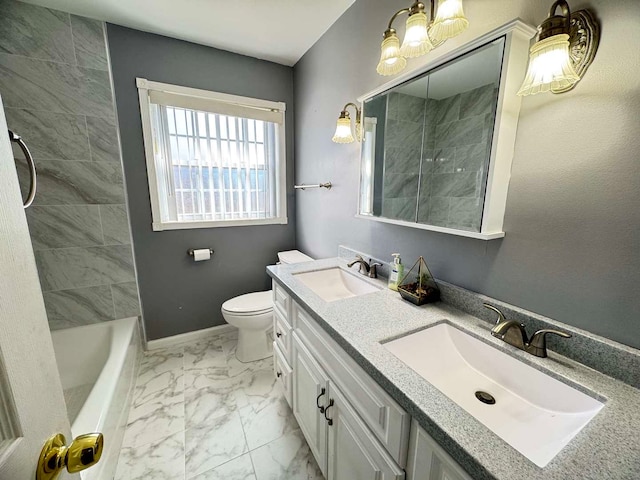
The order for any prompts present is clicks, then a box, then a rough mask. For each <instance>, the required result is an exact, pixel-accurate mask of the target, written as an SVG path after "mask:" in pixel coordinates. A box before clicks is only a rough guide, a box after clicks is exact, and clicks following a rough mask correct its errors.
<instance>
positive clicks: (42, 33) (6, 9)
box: [0, 0, 75, 63]
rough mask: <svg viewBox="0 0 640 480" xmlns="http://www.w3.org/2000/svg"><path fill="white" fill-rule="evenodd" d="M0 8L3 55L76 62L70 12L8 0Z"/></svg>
mask: <svg viewBox="0 0 640 480" xmlns="http://www.w3.org/2000/svg"><path fill="white" fill-rule="evenodd" d="M0 6H1V7H2V22H0V52H1V53H10V54H14V55H22V56H27V57H32V58H39V59H42V60H51V61H54V62H65V63H74V62H75V57H74V54H73V42H72V40H71V31H70V29H69V14H68V13H64V12H59V11H57V10H51V9H48V8H43V7H38V6H35V5H30V4H28V3H22V2H16V1H9V0H4V1H2V2H0Z"/></svg>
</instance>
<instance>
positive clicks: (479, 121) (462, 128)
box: [435, 115, 484, 147]
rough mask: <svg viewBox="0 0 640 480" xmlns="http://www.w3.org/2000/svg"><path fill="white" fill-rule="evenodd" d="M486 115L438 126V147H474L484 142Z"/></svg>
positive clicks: (436, 137) (436, 135)
mask: <svg viewBox="0 0 640 480" xmlns="http://www.w3.org/2000/svg"><path fill="white" fill-rule="evenodd" d="M483 129H484V115H476V116H475V117H469V118H465V119H464V120H457V121H453V122H449V123H445V124H439V125H438V126H436V134H435V141H436V145H437V146H438V147H457V146H460V145H472V144H475V143H479V142H481V141H482V133H483Z"/></svg>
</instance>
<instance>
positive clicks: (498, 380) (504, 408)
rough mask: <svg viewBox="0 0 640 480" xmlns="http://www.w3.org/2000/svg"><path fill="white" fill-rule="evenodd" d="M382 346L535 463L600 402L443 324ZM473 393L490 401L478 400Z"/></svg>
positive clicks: (549, 455)
mask: <svg viewBox="0 0 640 480" xmlns="http://www.w3.org/2000/svg"><path fill="white" fill-rule="evenodd" d="M487 334H488V333H487ZM384 347H385V348H386V349H387V350H389V351H390V352H391V353H393V354H394V355H395V356H396V357H398V358H399V359H400V360H402V361H403V362H404V363H406V364H407V365H408V366H409V367H411V368H412V369H413V370H415V371H416V372H417V373H418V374H419V375H420V376H422V377H423V378H424V379H426V380H427V381H428V382H429V383H431V384H432V385H434V386H435V387H436V388H437V389H438V390H440V391H441V392H442V393H444V394H445V395H446V396H447V397H449V398H450V399H451V400H453V401H454V402H456V403H457V404H458V405H459V406H460V407H462V408H463V409H465V410H466V411H467V412H468V413H470V414H471V415H473V416H474V417H475V418H476V419H477V420H478V421H480V422H481V423H483V424H484V425H485V426H486V427H488V428H489V429H490V430H492V431H493V432H494V433H495V434H496V435H498V436H499V437H500V438H502V439H503V440H504V441H505V442H507V443H508V444H509V445H511V446H512V447H513V448H515V449H516V450H518V451H519V452H520V453H522V454H523V455H524V456H525V457H527V458H528V459H529V460H531V461H532V462H533V463H535V464H536V465H538V466H539V467H544V466H545V465H547V463H549V462H550V461H551V459H552V458H553V457H555V456H556V455H557V454H558V452H560V450H562V449H563V448H564V447H565V446H566V445H567V444H568V443H569V442H570V441H571V439H572V438H573V437H574V436H575V435H576V434H577V433H578V432H579V431H580V430H582V428H583V427H584V426H585V425H586V424H587V423H589V421H590V420H591V419H592V418H593V417H594V416H595V415H596V414H597V413H598V412H599V411H600V409H601V408H602V407H603V406H604V404H603V403H601V402H599V401H598V400H595V399H594V398H592V397H590V396H588V395H586V394H584V393H582V392H580V391H578V390H575V389H574V388H572V387H570V386H568V385H566V384H564V383H562V382H560V381H558V380H556V379H555V378H552V377H550V376H548V375H546V374H544V373H543V372H541V371H539V370H536V369H535V368H533V367H531V366H529V365H527V364H525V363H523V362H521V361H519V360H517V359H515V358H513V357H511V356H510V355H507V354H506V353H504V352H501V351H500V350H498V349H496V348H494V347H492V346H490V345H488V344H486V343H484V342H483V341H481V340H478V339H477V338H475V337H473V336H471V335H468V334H466V333H464V332H462V331H461V330H458V329H457V328H455V327H452V326H451V325H449V324H447V323H440V324H437V325H435V326H433V327H430V328H426V329H424V330H421V331H419V332H416V333H413V334H411V335H407V336H405V337H402V338H399V339H397V340H393V341H391V342H388V343H385V344H384ZM477 391H483V392H487V393H489V394H490V395H492V396H493V397H494V399H495V404H493V405H490V404H485V403H483V402H482V401H480V400H479V399H478V398H476V392H477Z"/></svg>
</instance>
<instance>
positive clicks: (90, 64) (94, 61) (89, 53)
mask: <svg viewBox="0 0 640 480" xmlns="http://www.w3.org/2000/svg"><path fill="white" fill-rule="evenodd" d="M71 31H72V33H73V47H74V49H75V54H76V61H77V63H78V65H79V66H81V67H87V68H96V69H99V70H108V68H109V66H108V63H107V49H106V45H105V40H104V30H103V23H102V22H100V21H98V20H93V19H91V18H86V17H79V16H77V15H71Z"/></svg>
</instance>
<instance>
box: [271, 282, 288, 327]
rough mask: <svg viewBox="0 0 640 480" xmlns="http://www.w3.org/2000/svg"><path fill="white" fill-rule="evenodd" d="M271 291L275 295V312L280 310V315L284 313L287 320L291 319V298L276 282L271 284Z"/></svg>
mask: <svg viewBox="0 0 640 480" xmlns="http://www.w3.org/2000/svg"><path fill="white" fill-rule="evenodd" d="M271 291H272V293H273V306H274V310H275V309H278V310H280V313H282V315H283V316H284V317H285V318H289V305H290V303H291V297H290V296H289V294H288V293H287V292H285V290H284V289H283V288H282V287H281V286H280V285H279V284H278V282H276V281H275V280H273V281H272V282H271Z"/></svg>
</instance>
